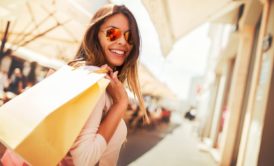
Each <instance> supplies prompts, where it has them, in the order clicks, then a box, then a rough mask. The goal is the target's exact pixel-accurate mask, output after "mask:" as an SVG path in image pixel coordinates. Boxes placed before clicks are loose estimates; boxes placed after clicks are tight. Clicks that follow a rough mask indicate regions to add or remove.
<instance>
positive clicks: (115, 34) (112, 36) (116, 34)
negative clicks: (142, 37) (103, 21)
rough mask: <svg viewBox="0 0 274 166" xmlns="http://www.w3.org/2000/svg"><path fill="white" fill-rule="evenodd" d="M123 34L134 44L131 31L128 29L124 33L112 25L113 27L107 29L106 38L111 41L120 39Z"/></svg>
mask: <svg viewBox="0 0 274 166" xmlns="http://www.w3.org/2000/svg"><path fill="white" fill-rule="evenodd" d="M122 34H123V35H124V38H125V40H126V41H127V43H128V44H130V45H132V44H133V41H132V37H131V33H130V31H126V32H124V33H123V32H122V31H121V30H120V29H119V28H116V27H111V28H109V29H107V30H105V35H106V38H107V40H109V41H111V42H113V41H115V40H117V39H119V38H120V37H121V36H122Z"/></svg>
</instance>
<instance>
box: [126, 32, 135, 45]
mask: <svg viewBox="0 0 274 166" xmlns="http://www.w3.org/2000/svg"><path fill="white" fill-rule="evenodd" d="M124 36H125V40H126V41H127V42H128V43H129V44H132V43H133V42H132V37H131V33H130V31H127V32H126V33H125V34H124Z"/></svg>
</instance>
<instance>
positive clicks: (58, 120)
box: [0, 66, 109, 166]
mask: <svg viewBox="0 0 274 166" xmlns="http://www.w3.org/2000/svg"><path fill="white" fill-rule="evenodd" d="M108 83H109V81H108V80H106V79H104V74H98V73H95V72H91V71H90V70H88V69H86V68H84V67H80V68H78V69H74V68H72V67H70V66H65V67H62V68H61V69H59V70H58V71H56V72H55V73H54V74H52V75H51V76H49V77H48V78H46V79H44V80H43V81H41V82H40V83H38V84H36V85H35V86H33V87H32V88H30V89H28V90H27V91H25V92H24V93H22V94H20V95H18V96H17V97H15V98H14V99H13V100H11V101H9V102H8V103H6V104H5V105H3V106H2V107H1V108H0V141H1V142H2V143H3V144H4V145H6V147H8V148H9V149H11V150H12V151H14V152H15V153H17V154H18V155H19V156H20V157H22V158H23V159H24V160H25V161H26V162H27V163H28V164H30V165H34V166H36V165H37V166H43V165H44V166H56V165H57V164H58V162H59V161H60V160H61V159H62V158H63V157H64V156H65V155H66V153H67V152H68V151H69V149H70V147H71V146H72V145H73V142H74V141H75V139H76V137H77V136H78V134H79V133H80V131H81V129H82V127H83V126H84V124H85V122H86V120H87V118H88V117H89V115H90V113H91V111H92V110H93V108H94V107H95V105H96V103H97V101H98V100H99V98H100V97H101V96H102V94H103V93H104V92H105V89H106V87H107V84H108Z"/></svg>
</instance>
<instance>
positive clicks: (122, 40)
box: [117, 35, 127, 45]
mask: <svg viewBox="0 0 274 166" xmlns="http://www.w3.org/2000/svg"><path fill="white" fill-rule="evenodd" d="M117 42H118V44H119V45H126V44H127V41H126V39H125V37H124V35H121V37H120V38H119V39H117Z"/></svg>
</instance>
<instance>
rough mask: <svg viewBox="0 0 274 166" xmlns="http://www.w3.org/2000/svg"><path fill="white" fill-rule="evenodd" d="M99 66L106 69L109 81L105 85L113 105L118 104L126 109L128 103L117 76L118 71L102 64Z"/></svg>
mask: <svg viewBox="0 0 274 166" xmlns="http://www.w3.org/2000/svg"><path fill="white" fill-rule="evenodd" d="M101 68H104V69H107V70H108V74H107V75H106V78H107V79H109V80H110V83H109V85H108V87H107V92H108V94H109V95H110V96H111V98H112V100H113V105H118V106H121V107H123V109H126V108H127V105H128V95H127V92H126V90H125V88H124V86H123V84H122V82H121V81H120V80H119V79H118V77H117V75H118V71H116V72H114V73H113V70H112V69H111V68H110V67H109V66H107V65H103V66H102V67H101Z"/></svg>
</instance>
